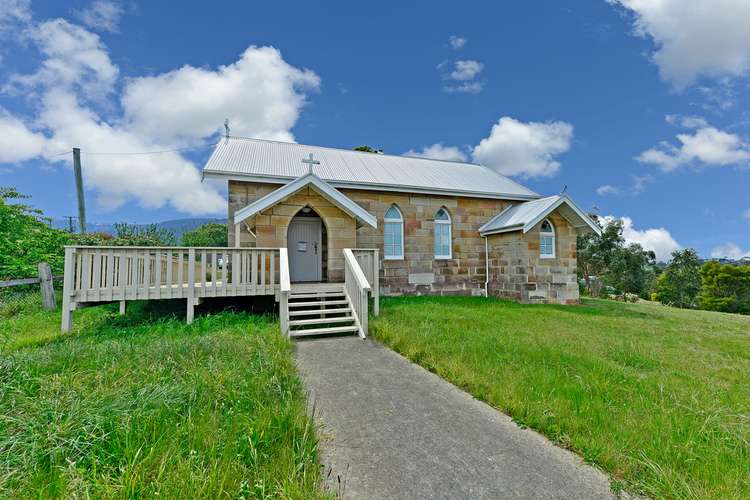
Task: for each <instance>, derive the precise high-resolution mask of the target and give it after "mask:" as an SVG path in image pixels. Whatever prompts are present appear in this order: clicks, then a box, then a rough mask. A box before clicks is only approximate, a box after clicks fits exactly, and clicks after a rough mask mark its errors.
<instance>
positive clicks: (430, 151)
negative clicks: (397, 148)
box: [404, 143, 467, 161]
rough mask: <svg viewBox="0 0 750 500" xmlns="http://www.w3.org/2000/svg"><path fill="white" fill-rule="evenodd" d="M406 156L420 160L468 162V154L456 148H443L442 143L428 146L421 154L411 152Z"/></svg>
mask: <svg viewBox="0 0 750 500" xmlns="http://www.w3.org/2000/svg"><path fill="white" fill-rule="evenodd" d="M404 156H416V157H418V158H432V159H434V160H450V161H466V160H467V157H466V154H465V153H464V152H463V151H461V150H460V149H459V148H457V147H456V146H443V145H442V144H440V143H436V144H433V145H432V146H426V147H424V148H423V149H422V151H421V152H419V151H414V150H410V151H407V152H406V153H404Z"/></svg>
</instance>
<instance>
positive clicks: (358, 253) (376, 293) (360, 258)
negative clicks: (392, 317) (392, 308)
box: [351, 248, 380, 316]
mask: <svg viewBox="0 0 750 500" xmlns="http://www.w3.org/2000/svg"><path fill="white" fill-rule="evenodd" d="M351 250H352V253H353V254H354V257H355V258H356V259H357V263H359V267H360V268H361V269H362V272H363V273H364V274H365V278H367V282H368V283H370V289H371V290H370V295H372V313H373V314H374V315H375V316H379V315H380V253H379V251H378V249H377V248H352V249H351Z"/></svg>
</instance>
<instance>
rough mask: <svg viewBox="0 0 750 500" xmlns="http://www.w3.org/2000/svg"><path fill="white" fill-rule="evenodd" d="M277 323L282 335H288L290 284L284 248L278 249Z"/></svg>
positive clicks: (287, 260)
mask: <svg viewBox="0 0 750 500" xmlns="http://www.w3.org/2000/svg"><path fill="white" fill-rule="evenodd" d="M279 285H280V287H279V323H280V325H281V333H282V335H289V293H290V292H291V291H292V284H291V281H290V279H289V254H288V252H287V249H286V248H280V249H279Z"/></svg>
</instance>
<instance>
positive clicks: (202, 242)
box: [182, 222, 229, 247]
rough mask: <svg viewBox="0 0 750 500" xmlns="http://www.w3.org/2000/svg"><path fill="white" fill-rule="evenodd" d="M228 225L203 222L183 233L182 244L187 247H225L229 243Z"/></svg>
mask: <svg viewBox="0 0 750 500" xmlns="http://www.w3.org/2000/svg"><path fill="white" fill-rule="evenodd" d="M227 238H228V233H227V225H226V224H219V223H215V222H212V223H209V224H203V225H202V226H200V227H198V228H196V229H193V230H192V231H186V232H184V233H183V234H182V245H183V246H186V247H225V246H227V245H228V244H229V241H228V239H227Z"/></svg>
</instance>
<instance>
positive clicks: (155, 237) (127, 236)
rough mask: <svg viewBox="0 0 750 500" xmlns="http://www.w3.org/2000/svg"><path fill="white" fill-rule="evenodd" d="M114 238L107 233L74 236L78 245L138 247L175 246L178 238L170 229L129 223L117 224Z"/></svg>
mask: <svg viewBox="0 0 750 500" xmlns="http://www.w3.org/2000/svg"><path fill="white" fill-rule="evenodd" d="M115 233H116V235H115V236H114V237H113V236H111V235H109V234H106V233H86V234H75V235H72V238H73V241H74V242H75V244H76V245H92V246H100V245H110V246H121V247H127V246H136V247H167V246H175V245H176V244H177V238H175V235H174V233H173V232H172V231H170V230H169V229H164V228H159V227H158V226H157V225H156V224H148V225H146V226H138V225H135V224H128V223H127V222H118V223H116V224H115Z"/></svg>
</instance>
